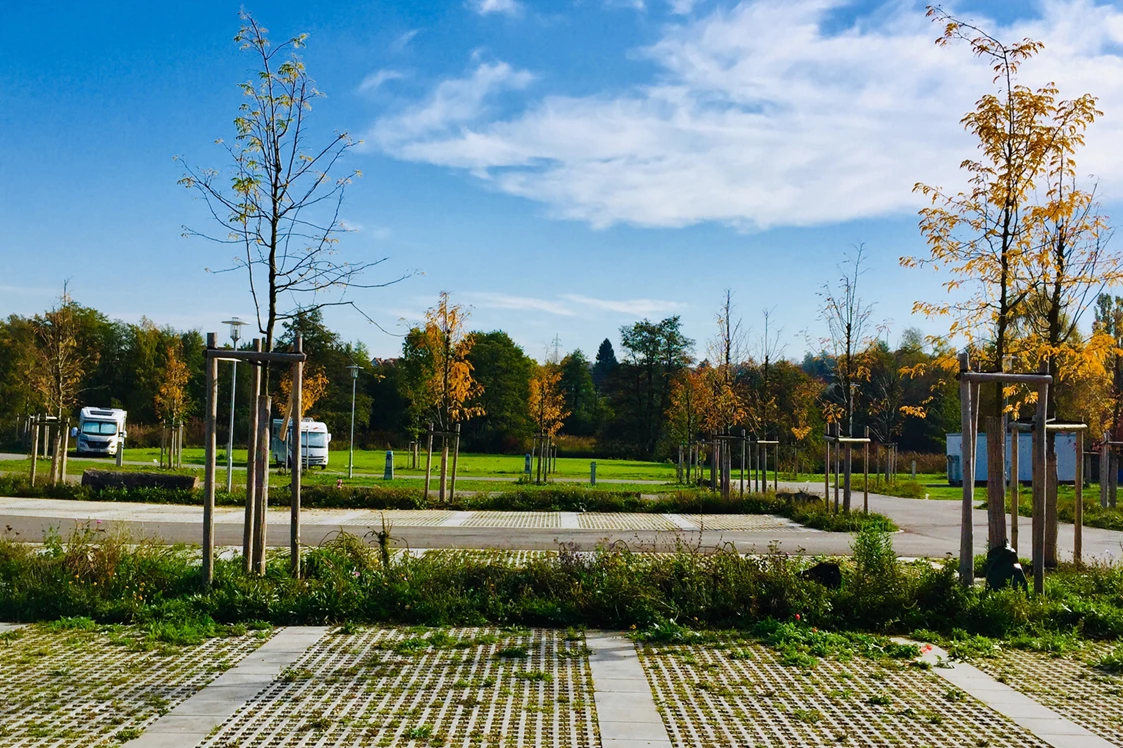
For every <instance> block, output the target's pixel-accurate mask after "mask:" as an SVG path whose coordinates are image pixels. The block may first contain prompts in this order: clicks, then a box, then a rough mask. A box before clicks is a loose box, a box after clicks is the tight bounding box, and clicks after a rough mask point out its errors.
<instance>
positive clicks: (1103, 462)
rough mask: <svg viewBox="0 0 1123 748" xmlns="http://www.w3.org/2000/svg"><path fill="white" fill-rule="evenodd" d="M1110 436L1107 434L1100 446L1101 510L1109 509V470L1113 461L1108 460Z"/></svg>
mask: <svg viewBox="0 0 1123 748" xmlns="http://www.w3.org/2000/svg"><path fill="white" fill-rule="evenodd" d="M1107 440H1108V435H1107V433H1106V432H1105V433H1104V436H1103V443H1102V444H1100V508H1102V509H1107V489H1108V479H1107V471H1108V470H1109V466H1110V462H1111V460H1110V459H1109V458H1108V450H1109V449H1111V447H1109V446H1108V443H1107Z"/></svg>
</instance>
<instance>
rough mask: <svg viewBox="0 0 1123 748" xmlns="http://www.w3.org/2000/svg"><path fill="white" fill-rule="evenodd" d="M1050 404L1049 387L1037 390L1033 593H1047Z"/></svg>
mask: <svg viewBox="0 0 1123 748" xmlns="http://www.w3.org/2000/svg"><path fill="white" fill-rule="evenodd" d="M1048 404H1049V390H1048V387H1047V386H1043V387H1038V389H1037V414H1036V428H1035V429H1034V432H1033V523H1032V532H1033V591H1034V592H1035V593H1036V594H1039V595H1040V594H1042V593H1043V592H1044V591H1045V466H1046V460H1047V459H1048V453H1047V450H1046V441H1047V439H1046V428H1045V425H1046V416H1047V411H1046V407H1047V406H1048Z"/></svg>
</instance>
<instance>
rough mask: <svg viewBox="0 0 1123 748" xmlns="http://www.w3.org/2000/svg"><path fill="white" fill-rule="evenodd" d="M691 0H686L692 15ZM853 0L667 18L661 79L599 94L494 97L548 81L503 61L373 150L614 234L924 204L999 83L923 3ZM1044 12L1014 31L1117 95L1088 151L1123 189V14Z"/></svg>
mask: <svg viewBox="0 0 1123 748" xmlns="http://www.w3.org/2000/svg"><path fill="white" fill-rule="evenodd" d="M686 6H687V3H686V2H685V0H681V1H679V2H676V7H678V8H680V9H686ZM843 7H853V6H852V5H851V3H850V2H848V0H756V1H755V2H750V1H748V0H746V1H745V2H741V3H739V4H737V5H735V6H733V7H721V8H716V9H713V10H711V11H710V12H708V13H706V14H705V15H703V16H699V17H694V16H692V17H690V18H688V19H687V18H684V19H681V20H680V21H679V22H678V23H674V24H671V25H669V26H668V27H666V29H665V31H664V34H663V36H662V38H661V39H659V40H658V41H657V42H656V43H654V44H653V45H651V46H649V47H647V48H644V49H641V50H635V51H633V52H632V54H633V55H635V56H638V57H640V58H643V59H646V60H649V61H651V62H653V63H654V64H655V65H656V66H657V68H658V71H659V72H658V73H657V74H656V75H655V76H654V77H653V78H652V79H651V80H650V81H649V82H647V83H646V84H644V85H637V86H635V87H633V88H631V89H630V90H623V91H622V92H621V91H619V90H614V91H612V92H610V93H609V92H606V93H603V94H597V95H590V96H579V97H575V96H561V95H546V96H544V97H538V98H530V99H528V100H526V101H525V102H524V103H523V106H522V107H521V109H519V110H518V111H516V112H515V113H514V114H511V113H510V111H509V110H503V109H498V108H489V107H488V106H486V101H487V100H488V99H489V97H491V96H493V95H494V94H495V93H496V92H498V91H501V90H517V89H522V88H525V87H526V85H527V83H529V81H530V80H531V77H532V76H531V74H530V73H529V72H526V71H517V70H515V69H513V68H511V67H510V66H509V65H507V64H505V63H502V62H499V63H492V64H489V65H481V66H480V67H478V68H477V69H476V70H475V71H473V73H472V74H471V75H469V76H468V77H466V78H452V79H449V80H445V81H443V82H441V83H440V84H438V85H437V86H436V88H435V89H434V91H433V92H432V94H431V95H430V97H429V98H428V99H427V100H425V101H423V102H421V103H419V104H416V105H414V106H413V107H409V108H407V109H405V110H404V111H403V112H401V113H399V114H397V115H394V116H390V117H388V118H386V119H383V120H381V121H379V122H378V123H377V124H376V126H375V132H376V133H377V134H378V137H376V139H375V142H376V143H377V144H378V145H379V146H381V147H382V148H383V149H384V150H386V151H387V152H389V153H391V154H392V155H395V156H397V157H399V158H402V159H406V160H411V161H418V162H424V163H430V164H436V165H442V166H447V167H450V168H455V169H464V170H468V171H469V172H470V173H472V174H474V175H475V176H477V177H478V178H480V179H481V180H484V181H486V183H487V184H489V185H490V186H491V187H493V188H495V189H498V190H500V191H503V192H506V193H508V194H511V195H517V196H521V197H525V198H527V199H530V200H534V201H537V202H540V203H542V204H544V205H546V206H548V208H549V210H550V212H551V214H552V215H555V216H558V217H563V218H569V219H576V220H581V221H586V222H588V223H590V224H592V225H594V226H597V227H605V226H610V225H613V224H618V223H629V224H634V225H639V226H653V227H678V226H686V225H690V224H695V223H699V222H709V221H715V222H721V223H725V224H729V225H733V226H736V227H740V228H767V227H771V226H778V225H788V226H791V225H812V224H822V223H830V222H836V221H845V220H851V219H856V218H864V217H878V216H884V215H891V214H895V213H902V212H911V211H913V210H915V209H916V207H917V205H918V204H919V200H920V198H919V197H917V196H916V195H914V194H913V192H912V187H913V184H914V183H915V182H917V181H924V182H928V183H934V184H940V185H943V186H945V187H955V186H956V185H958V184H961V183H962V179H963V177H962V174H961V173H960V171H959V169H958V165H959V163H960V161H961V160H962V159H964V158H967V157H970V156H971V155H972V154H973V153H974V146H973V144H972V143H971V141H970V139H969V138H968V137H967V136H966V135H965V134H964V132H963V129H962V127H961V125H960V124H959V118H960V116H961V114H962V113H963V112H965V111H967V110H968V109H970V108H971V107H972V106H973V104H974V102H975V100H976V99H977V98H978V96H979V95H980V94H981V93H982V92H985V91H989V90H991V89H992V84H991V82H990V71H989V68H988V67H987V66H986V65H985V64H982V63H980V62H979V61H978V60H977V59H975V58H973V57H972V55H971V52H970V50H969V49H967V48H966V47H964V46H956V45H953V46H952V47H950V48H947V49H941V48H938V47H936V46H935V45H934V44H933V43H932V42H933V39H934V38H935V36H936V35H937V34H938V32H939V29H937V28H935V27H933V25H932V24H931V23H929V22H928V21H927V20H926V19H925V18H924V14H923V10H922V8H920V6H919V5H918V4H917V3H916V2H915V1H914V0H890V3H889V5H888V6H885V5H878V6H877V9H876V11H871V13H870V14H869V15H867V16H863V17H860V18H857V19H856V20H854V21H853V23H852V24H851V25H849V26H841V27H840V26H839V25H838V23H837V19H838V17H839V16H838V13H837V12H836V11H837V10H838V9H840V8H843ZM1028 7H1029V8H1031V9H1032V11H1033V12H1034V13H1035V14H1036V15H1035V16H1034V17H1033V18H1029V19H1026V20H1022V21H1019V22H1017V23H1014V24H1011V25H1005V26H1004V25H1002V24H999V23H997V22H994V21H989V20H987V19H985V18H981V19H977V20H979V21H980V22H981V23H983V24H984V25H985V26H986V27H987V28H988V29H991V30H993V32H994V33H995V34H996V35H998V36H1000V37H1002V38H1010V39H1020V38H1022V37H1024V36H1031V37H1034V38H1038V39H1043V40H1044V41H1045V42H1046V48H1045V51H1044V53H1043V54H1042V55H1041V56H1040V57H1039V58H1037V59H1035V60H1033V61H1032V62H1031V63H1028V64H1026V65H1024V66H1023V69H1022V70H1023V76H1024V80H1025V82H1026V83H1027V84H1029V85H1039V84H1042V83H1045V82H1047V81H1056V82H1057V84H1058V85H1059V86H1060V88H1061V91H1062V92H1063V93H1064V95H1066V96H1076V95H1079V94H1082V93H1084V92H1085V91H1092V92H1095V93H1096V94H1098V95H1099V96H1100V101H1099V106H1100V108H1101V109H1102V110H1103V111H1104V112H1105V116H1104V117H1103V118H1102V119H1101V121H1099V122H1097V123H1096V124H1095V125H1094V127H1093V128H1092V130H1091V131H1090V132H1089V134H1088V138H1087V141H1088V145H1087V149H1086V151H1085V153H1084V155H1083V160H1082V163H1085V164H1094V165H1095V169H1096V174H1097V176H1099V177H1100V178H1101V194H1103V195H1104V196H1105V197H1108V198H1111V197H1115V196H1118V194H1119V193H1120V190H1121V188H1123V149H1120V148H1118V147H1117V144H1118V143H1119V142H1120V141H1121V140H1123V57H1121V56H1120V48H1121V45H1123V9H1121V8H1118V7H1114V6H1106V5H1096V4H1095V2H1094V0H1044V1H1043V2H1042V3H1040V4H1034V5H1033V6H1028Z"/></svg>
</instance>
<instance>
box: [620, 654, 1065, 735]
mask: <svg viewBox="0 0 1123 748" xmlns="http://www.w3.org/2000/svg"><path fill="white" fill-rule="evenodd" d="M639 653H640V660H641V662H642V663H643V665H644V669H645V671H646V672H647V676H648V680H649V681H650V682H651V686H652V689H653V691H654V693H655V702H656V705H657V706H658V708H659V711H660V713H661V714H662V715H663V720H664V722H665V723H666V726H667V732H668V734H669V735H670V737H671V741H672V743H673V744H674V745H675V746H681V747H682V748H703V747H705V748H709V747H711V746H738V747H739V748H740V747H742V746H744V747H748V748H757V747H763V746H768V747H769V748H784V747H786V746H797V745H798V746H902V747H904V746H908V747H909V748H921V747H924V748H964V747H965V746H986V748H1046V747H1047V745H1048V744H1047V743H1045V742H1043V741H1041V740H1040V739H1038V738H1036V737H1035V736H1034V735H1032V734H1031V733H1029V732H1028V731H1026V730H1024V729H1022V728H1020V727H1018V726H1017V725H1015V724H1014V723H1013V722H1010V721H1009V720H1007V719H1006V718H1005V717H1002V716H1001V715H999V714H998V713H997V712H994V711H992V710H991V709H989V708H988V707H986V706H985V705H983V704H981V703H980V702H977V701H975V700H974V699H972V698H970V697H968V696H967V695H966V694H964V693H962V692H960V691H957V690H955V689H950V688H948V686H947V684H946V683H943V682H942V681H940V680H939V679H938V678H937V677H936V676H935V675H933V674H932V673H929V672H925V671H923V670H919V669H917V668H914V667H911V666H909V665H907V664H903V663H900V662H897V661H889V662H886V663H885V664H881V663H879V662H875V661H872V660H869V659H865V658H861V657H854V658H853V659H849V660H845V661H839V660H826V659H824V660H820V661H818V663H817V664H816V665H815V666H814V667H795V666H785V665H783V664H782V663H781V658H780V656H779V655H778V654H777V652H776V651H775V650H773V649H771V648H768V647H765V646H762V645H759V644H755V643H751V642H735V643H731V644H730V646H729V648H728V649H727V648H724V647H722V646H714V645H651V644H640V645H639Z"/></svg>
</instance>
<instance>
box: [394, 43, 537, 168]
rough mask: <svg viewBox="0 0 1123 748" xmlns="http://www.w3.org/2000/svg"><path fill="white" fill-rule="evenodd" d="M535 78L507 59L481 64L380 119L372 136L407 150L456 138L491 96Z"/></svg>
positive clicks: (484, 111)
mask: <svg viewBox="0 0 1123 748" xmlns="http://www.w3.org/2000/svg"><path fill="white" fill-rule="evenodd" d="M533 79H534V76H533V75H531V74H530V73H528V72H527V71H525V70H516V69H514V68H512V67H511V66H510V65H508V64H507V63H505V62H498V63H482V64H480V65H478V66H477V67H476V68H475V70H473V71H472V73H471V75H469V76H468V77H466V78H453V79H449V80H445V81H442V82H441V83H440V84H439V85H438V86H437V87H436V88H435V89H434V90H433V93H432V94H431V95H430V96H429V98H428V99H427V100H426V101H424V102H422V103H420V104H416V105H414V106H412V107H408V108H407V109H406V110H405V111H403V112H400V113H399V114H397V115H395V116H392V117H388V118H385V119H382V120H380V121H379V122H378V123H377V124H376V125H375V127H374V131H373V133H372V138H373V140H374V141H375V142H377V143H379V144H380V145H381V146H382V147H383V148H385V149H387V150H389V151H392V152H401V153H408V152H409V150H410V149H411V148H412V146H413V144H415V143H421V142H440V140H441V139H443V138H450V137H456V135H455V132H458V131H459V126H461V125H466V124H467V123H470V122H474V121H476V120H478V119H479V118H480V117H482V116H483V115H484V114H486V113H487V104H488V99H489V98H490V97H492V96H493V95H494V94H496V93H498V92H500V91H504V90H517V89H521V88H525V87H526V86H527V85H529V84H530V82H531V81H532V80H533ZM406 157H407V158H408V156H406ZM418 160H425V159H423V158H420V159H418Z"/></svg>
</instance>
